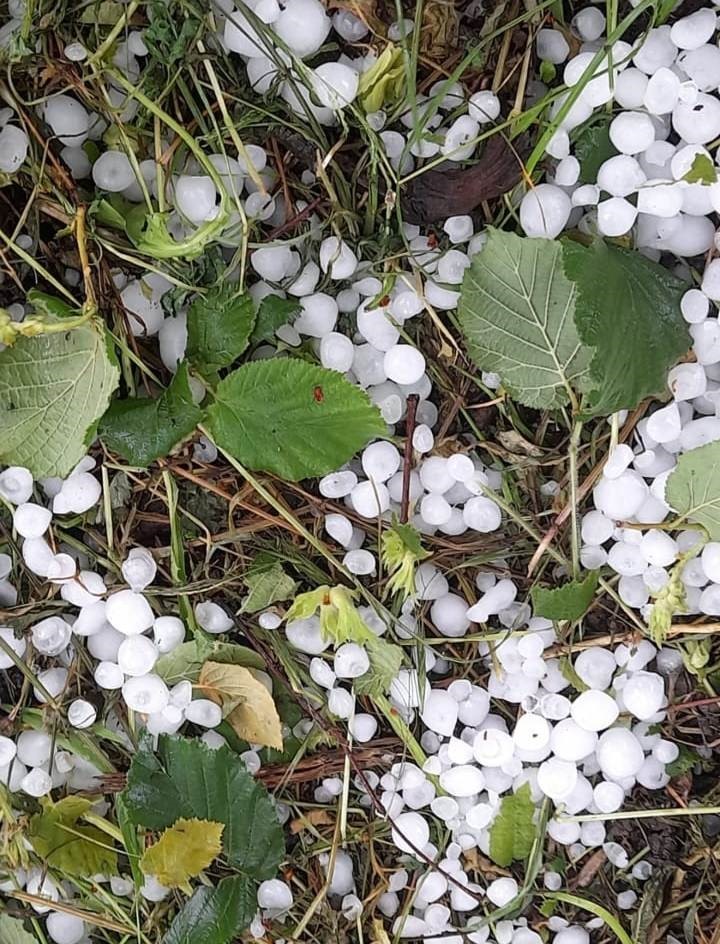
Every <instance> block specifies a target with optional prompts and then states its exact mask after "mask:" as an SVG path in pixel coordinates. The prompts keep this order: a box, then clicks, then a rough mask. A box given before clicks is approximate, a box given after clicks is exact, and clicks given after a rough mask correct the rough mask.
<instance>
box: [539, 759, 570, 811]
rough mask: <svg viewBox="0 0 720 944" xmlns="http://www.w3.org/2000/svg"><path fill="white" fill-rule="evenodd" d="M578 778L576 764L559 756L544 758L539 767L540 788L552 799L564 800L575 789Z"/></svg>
mask: <svg viewBox="0 0 720 944" xmlns="http://www.w3.org/2000/svg"><path fill="white" fill-rule="evenodd" d="M577 778H578V771H577V767H576V766H575V764H574V763H571V762H570V761H566V760H560V758H558V757H551V758H549V759H548V760H544V761H543V762H542V763H541V764H540V766H539V767H538V769H537V784H538V788H539V789H540V790H542V792H543V793H544V794H545V796H548V797H550V799H551V800H557V801H561V800H564V799H565V797H566V796H568V794H569V793H571V792H572V790H573V789H574V787H575V784H576V783H577Z"/></svg>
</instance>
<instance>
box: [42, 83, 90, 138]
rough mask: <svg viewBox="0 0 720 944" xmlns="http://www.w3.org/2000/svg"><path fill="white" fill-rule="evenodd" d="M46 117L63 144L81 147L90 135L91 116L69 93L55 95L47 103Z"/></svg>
mask: <svg viewBox="0 0 720 944" xmlns="http://www.w3.org/2000/svg"><path fill="white" fill-rule="evenodd" d="M44 118H45V121H46V122H47V124H48V125H50V127H51V128H52V130H53V132H54V133H55V134H56V135H57V136H58V140H59V141H60V143H61V144H63V145H66V146H69V147H81V146H82V145H83V144H84V143H85V140H86V138H87V136H88V130H89V128H90V116H89V115H88V113H87V111H86V110H85V108H84V106H83V105H82V104H81V103H80V102H78V101H76V100H75V99H74V98H71V97H70V96H69V95H53V96H52V98H49V99H48V100H47V102H46V103H45V108H44Z"/></svg>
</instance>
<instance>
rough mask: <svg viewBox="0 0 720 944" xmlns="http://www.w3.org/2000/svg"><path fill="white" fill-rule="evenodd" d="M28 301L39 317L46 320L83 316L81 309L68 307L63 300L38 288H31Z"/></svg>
mask: <svg viewBox="0 0 720 944" xmlns="http://www.w3.org/2000/svg"><path fill="white" fill-rule="evenodd" d="M27 301H28V304H29V305H32V307H33V308H34V309H35V311H36V312H37V313H38V314H39V315H44V316H45V317H46V318H77V316H78V315H80V314H81V312H80V310H79V309H77V308H73V307H72V306H70V305H68V303H67V302H64V301H63V300H62V298H57V297H56V296H55V295H48V294H47V292H41V291H40V290H39V289H36V288H31V289H30V291H29V292H28V293H27Z"/></svg>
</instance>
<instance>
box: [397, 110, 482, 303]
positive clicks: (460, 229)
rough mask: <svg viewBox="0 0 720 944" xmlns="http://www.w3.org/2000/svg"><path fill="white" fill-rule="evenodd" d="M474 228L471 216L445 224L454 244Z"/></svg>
mask: <svg viewBox="0 0 720 944" xmlns="http://www.w3.org/2000/svg"><path fill="white" fill-rule="evenodd" d="M473 117H474V118H476V119H477V116H476V115H473ZM474 229H475V228H474V226H473V221H472V217H471V216H449V217H448V218H447V219H446V220H445V222H444V224H443V230H444V231H445V233H446V234H447V236H448V239H449V240H450V242H451V243H454V244H457V243H464V242H467V241H468V240H469V239H470V237H471V236H472V235H473V232H474ZM403 294H408V293H406V292H402V293H401V295H403ZM413 294H414V293H413ZM399 297H400V296H396V298H395V302H396V301H397V299H398V298H399ZM418 301H419V299H418ZM391 308H392V309H393V314H395V313H396V306H395V304H394V303H391ZM417 313H418V312H416V314H417ZM406 317H407V316H406Z"/></svg>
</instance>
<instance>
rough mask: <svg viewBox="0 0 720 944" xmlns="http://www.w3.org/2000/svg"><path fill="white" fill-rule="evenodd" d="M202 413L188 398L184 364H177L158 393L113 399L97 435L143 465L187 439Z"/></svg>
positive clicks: (126, 458) (113, 447) (130, 459)
mask: <svg viewBox="0 0 720 944" xmlns="http://www.w3.org/2000/svg"><path fill="white" fill-rule="evenodd" d="M202 416H203V412H202V410H201V409H200V407H199V406H197V405H196V404H195V403H194V401H193V398H192V392H191V390H190V382H189V379H188V369H187V364H185V363H182V364H180V365H179V366H178V369H177V372H176V374H175V376H174V377H173V379H172V381H171V382H170V386H169V387H168V388H167V389H166V390H164V391H163V392H162V393H161V394H160V396H159V397H158V398H157V399H155V400H153V399H152V398H151V397H132V398H130V399H127V400H115V401H114V402H113V403H111V404H110V408H109V409H108V411H107V413H106V414H105V416H103V418H102V420H101V422H100V430H99V434H100V438H101V439H102V440H103V442H104V443H105V445H106V446H108V447H109V448H110V449H112V450H113V452H117V453H119V454H120V455H121V456H122V457H123V458H124V459H125V460H126V461H127V462H129V463H130V464H131V465H134V466H141V467H145V466H148V465H150V463H151V462H152V461H153V460H154V459H161V458H164V457H165V456H167V455H169V454H170V452H171V451H172V450H173V449H174V448H175V446H177V444H178V443H180V442H182V441H183V440H184V439H187V437H188V436H190V435H191V433H192V432H193V430H194V429H195V427H196V426H197V425H198V423H199V422H200V421H201V420H202Z"/></svg>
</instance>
